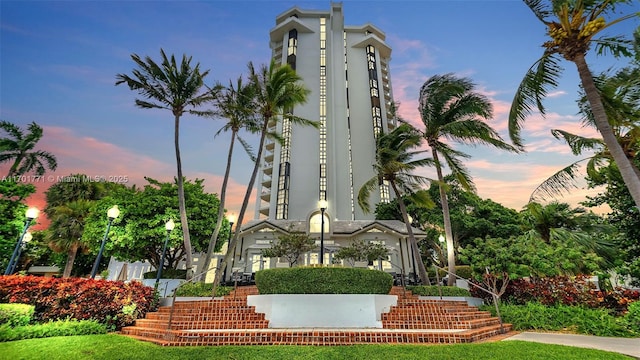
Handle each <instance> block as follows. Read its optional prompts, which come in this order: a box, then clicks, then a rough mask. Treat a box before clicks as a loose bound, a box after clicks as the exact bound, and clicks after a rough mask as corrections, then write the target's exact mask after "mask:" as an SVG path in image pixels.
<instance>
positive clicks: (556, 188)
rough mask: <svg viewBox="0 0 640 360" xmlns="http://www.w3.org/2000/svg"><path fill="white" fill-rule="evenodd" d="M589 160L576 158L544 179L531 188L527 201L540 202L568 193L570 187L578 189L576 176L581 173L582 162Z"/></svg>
mask: <svg viewBox="0 0 640 360" xmlns="http://www.w3.org/2000/svg"><path fill="white" fill-rule="evenodd" d="M589 160H591V158H586V159H581V160H578V161H576V162H574V163H572V164H571V165H569V166H566V167H564V168H563V169H561V170H559V171H557V172H556V173H555V174H553V175H551V176H550V177H548V178H547V179H545V180H544V181H543V182H542V183H541V184H540V185H538V186H537V187H536V188H535V190H533V192H532V193H531V195H530V196H529V202H542V201H545V200H547V199H548V198H556V197H557V196H561V195H562V194H565V193H569V192H571V190H572V189H578V188H579V186H578V183H577V181H576V178H578V176H579V175H583V174H582V173H581V171H580V170H581V167H582V163H583V162H585V161H589Z"/></svg>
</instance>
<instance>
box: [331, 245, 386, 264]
mask: <svg viewBox="0 0 640 360" xmlns="http://www.w3.org/2000/svg"><path fill="white" fill-rule="evenodd" d="M388 255H389V249H387V248H386V247H385V246H384V245H382V244H377V243H372V242H365V241H364V240H356V241H354V242H352V243H351V244H349V246H346V247H343V248H341V249H340V250H338V252H337V253H336V255H335V258H336V259H338V260H341V259H344V260H347V261H348V262H349V263H350V264H351V266H354V265H355V262H356V261H367V262H371V261H375V260H378V259H380V258H384V259H386V258H387V256H388Z"/></svg>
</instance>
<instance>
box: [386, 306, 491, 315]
mask: <svg viewBox="0 0 640 360" xmlns="http://www.w3.org/2000/svg"><path fill="white" fill-rule="evenodd" d="M389 312H390V313H393V312H404V313H416V314H424V313H427V314H442V315H445V314H464V313H469V314H473V313H478V312H481V311H480V310H478V308H476V307H469V308H454V307H438V306H430V305H424V306H391V308H390V311H389Z"/></svg>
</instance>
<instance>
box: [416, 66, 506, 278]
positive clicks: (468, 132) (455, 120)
mask: <svg viewBox="0 0 640 360" xmlns="http://www.w3.org/2000/svg"><path fill="white" fill-rule="evenodd" d="M474 90H475V85H474V83H473V82H472V81H471V80H470V79H468V78H459V77H456V76H454V75H453V74H445V75H435V76H432V77H431V78H429V79H428V80H427V81H426V82H425V83H424V84H423V85H422V87H421V88H420V95H419V105H418V110H419V111H420V119H421V120H422V123H423V125H424V129H421V131H422V135H423V137H424V138H425V140H426V141H427V145H429V147H430V148H431V156H432V158H433V165H434V166H435V169H436V173H437V176H438V184H439V188H440V202H441V205H442V214H443V220H444V231H445V238H446V242H447V260H448V261H447V263H448V271H449V272H450V273H451V275H455V271H456V269H455V264H456V259H455V252H454V239H453V232H452V229H451V215H450V211H449V201H448V200H447V185H446V183H445V182H444V175H443V171H442V170H443V167H444V164H446V165H447V167H448V168H449V170H450V171H451V173H452V175H453V176H454V177H455V178H456V180H457V182H458V183H459V184H460V185H461V186H462V188H464V189H465V190H467V191H474V190H475V188H474V185H473V181H472V179H471V175H470V174H469V172H468V170H467V168H466V166H465V165H464V163H463V161H462V159H466V158H469V157H470V155H468V154H466V153H464V152H462V151H459V150H456V149H454V148H453V147H451V145H450V144H448V143H446V142H445V141H444V139H447V140H451V141H455V142H457V143H460V144H465V145H472V146H475V145H478V144H484V145H491V146H494V147H496V148H498V149H502V150H507V151H513V152H516V151H517V150H516V149H515V148H514V147H513V146H511V145H509V144H507V143H505V142H504V141H503V140H502V138H501V137H500V135H499V134H498V133H497V132H496V131H495V130H494V129H493V128H492V127H491V126H489V125H488V124H487V123H486V122H485V121H486V120H488V119H490V118H491V117H492V114H493V110H492V106H491V102H490V101H489V99H488V98H487V97H485V96H483V95H481V94H478V93H477V92H475V91H474ZM453 284H455V276H449V286H453Z"/></svg>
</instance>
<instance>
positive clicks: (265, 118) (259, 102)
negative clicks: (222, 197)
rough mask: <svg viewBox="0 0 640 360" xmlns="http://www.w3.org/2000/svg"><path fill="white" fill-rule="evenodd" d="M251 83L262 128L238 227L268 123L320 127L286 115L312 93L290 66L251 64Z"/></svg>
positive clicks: (219, 271)
mask: <svg viewBox="0 0 640 360" xmlns="http://www.w3.org/2000/svg"><path fill="white" fill-rule="evenodd" d="M248 67H249V81H250V82H251V84H252V86H254V88H255V98H254V99H255V100H254V101H255V104H254V105H255V109H256V116H257V117H258V118H259V121H258V122H257V125H258V126H259V127H260V132H259V133H260V142H259V145H258V153H257V154H256V158H255V165H254V167H253V172H252V173H251V179H250V180H249V184H248V185H247V190H246V192H245V195H244V199H243V201H242V206H241V207H240V213H239V214H238V226H240V225H241V224H242V221H243V220H244V214H245V212H246V210H247V206H248V205H249V201H250V200H251V194H252V190H253V185H254V184H255V181H256V177H257V175H258V170H259V169H260V163H261V161H262V152H263V148H264V144H265V139H266V137H267V135H268V134H269V131H268V129H269V123H270V122H272V121H273V120H278V119H282V118H283V117H285V116H286V117H287V119H288V120H289V121H290V122H291V123H292V124H299V125H309V126H314V127H318V126H319V124H318V123H317V122H314V121H310V120H307V119H303V118H300V117H298V116H295V115H293V114H290V113H286V114H285V111H286V110H287V109H293V108H294V107H295V106H296V105H300V104H304V103H305V102H306V101H307V96H308V95H309V93H310V92H311V91H310V90H309V89H307V88H306V87H305V86H304V85H303V84H301V83H300V81H301V80H302V78H301V77H300V76H299V75H298V74H296V72H295V70H293V69H292V68H291V66H289V65H278V64H276V62H275V61H274V60H273V59H272V60H271V63H270V64H269V66H268V67H267V66H265V65H263V66H261V67H260V69H258V71H256V69H255V68H254V66H253V63H251V62H250V63H249V65H248ZM239 233H240V232H239V231H236V232H235V234H234V235H233V238H232V239H231V241H230V243H229V247H228V250H227V254H226V255H225V256H224V258H223V259H222V262H221V263H220V266H219V267H218V269H217V271H216V277H215V279H214V287H216V286H217V285H218V284H220V280H221V279H222V274H223V273H224V269H225V267H226V266H227V264H228V262H229V260H230V258H231V256H232V255H233V249H234V248H235V247H236V245H237V243H238V234H239Z"/></svg>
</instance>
